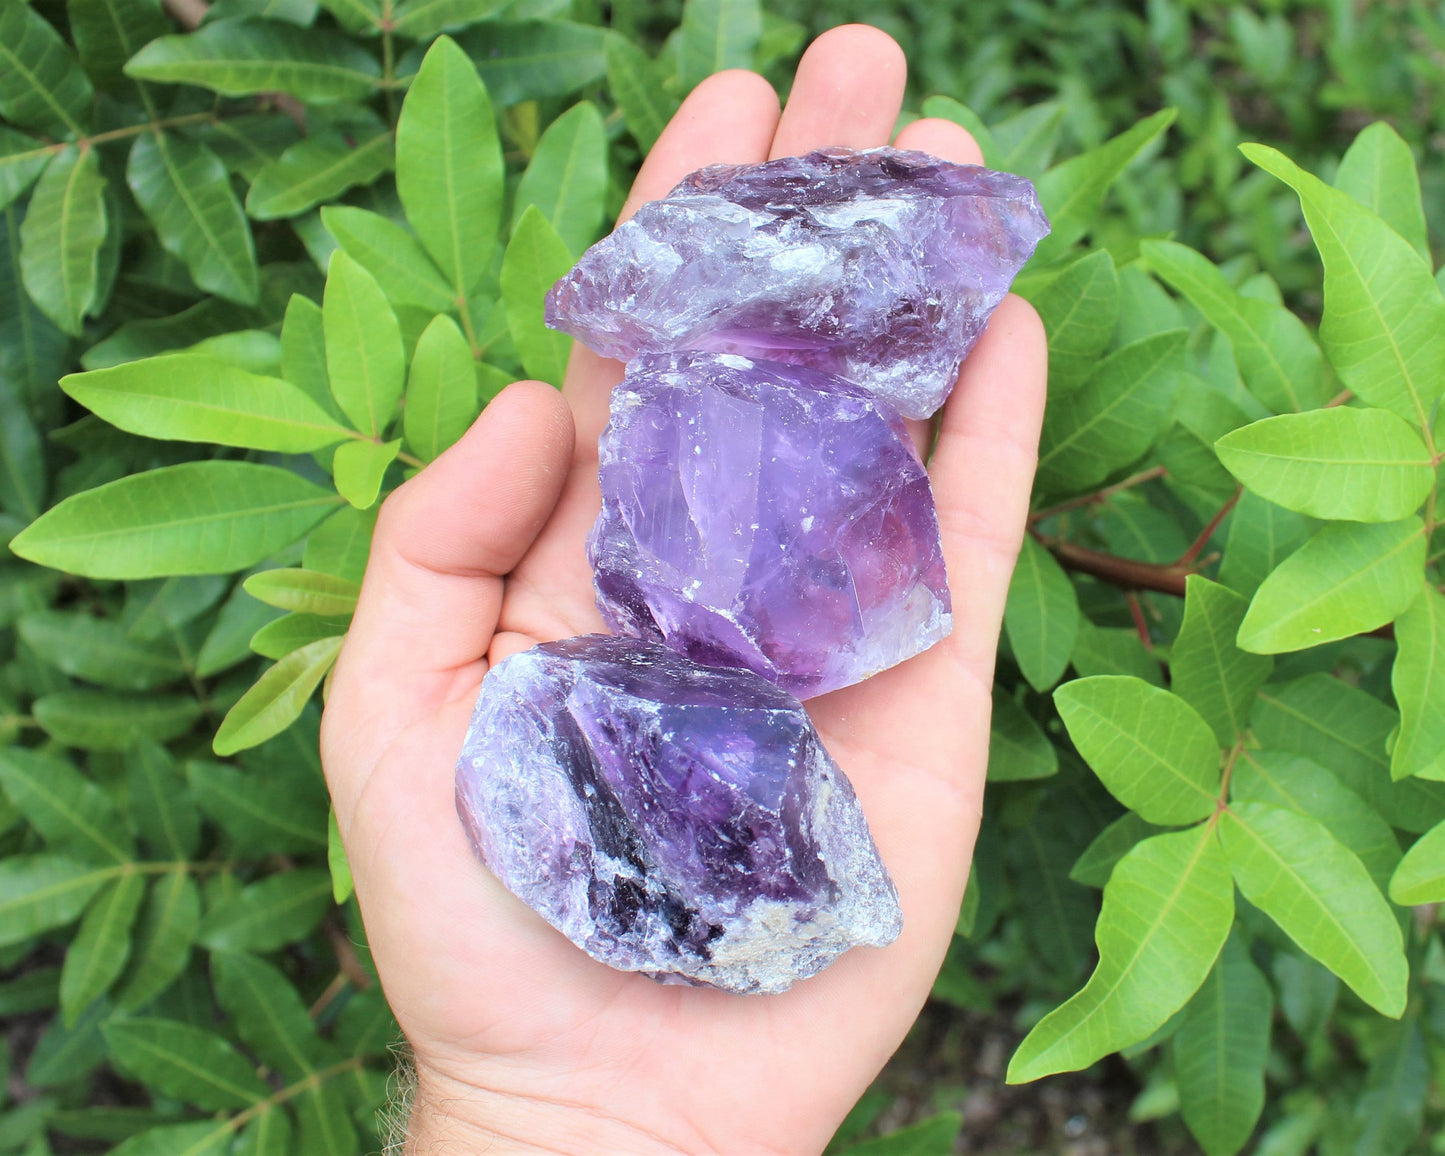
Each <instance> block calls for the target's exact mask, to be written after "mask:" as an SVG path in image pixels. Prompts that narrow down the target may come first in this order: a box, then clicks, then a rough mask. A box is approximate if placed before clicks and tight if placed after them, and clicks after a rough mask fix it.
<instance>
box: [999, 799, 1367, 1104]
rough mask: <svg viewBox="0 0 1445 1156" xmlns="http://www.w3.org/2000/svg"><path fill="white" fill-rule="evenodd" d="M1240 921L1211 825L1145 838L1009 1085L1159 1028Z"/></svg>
mask: <svg viewBox="0 0 1445 1156" xmlns="http://www.w3.org/2000/svg"><path fill="white" fill-rule="evenodd" d="M1372 890H1373V889H1372ZM1233 921H1234V884H1233V882H1232V881H1231V880H1230V877H1229V864H1228V863H1227V861H1226V860H1225V858H1224V853H1223V852H1222V851H1221V850H1220V847H1219V843H1218V841H1217V840H1216V839H1215V837H1214V832H1213V830H1212V829H1211V828H1210V827H1209V826H1207V825H1203V826H1199V827H1193V828H1191V829H1189V830H1187V831H1175V832H1171V833H1169V834H1165V835H1156V836H1154V837H1153V838H1152V839H1145V840H1144V841H1143V842H1142V843H1139V844H1137V845H1136V846H1135V847H1134V849H1133V850H1132V851H1130V852H1129V853H1128V854H1127V855H1125V856H1124V857H1123V858H1122V859H1120V860H1119V863H1118V865H1117V866H1116V867H1115V868H1114V872H1113V874H1112V875H1111V876H1110V878H1109V884H1108V886H1107V887H1105V888H1104V907H1103V910H1102V911H1101V912H1100V914H1099V922H1098V925H1097V927H1096V928H1095V940H1096V942H1097V943H1098V946H1099V964H1098V967H1097V968H1095V970H1094V974H1093V975H1092V976H1090V977H1089V982H1088V983H1087V984H1085V986H1084V989H1083V990H1082V991H1080V992H1079V993H1078V994H1077V995H1075V996H1074V997H1073V998H1072V999H1070V1000H1069V1001H1068V1002H1067V1003H1065V1004H1063V1006H1061V1007H1059V1008H1056V1009H1055V1010H1054V1011H1052V1012H1050V1013H1049V1014H1048V1015H1046V1016H1045V1017H1044V1018H1043V1019H1042V1020H1040V1021H1039V1023H1038V1024H1037V1025H1035V1027H1034V1029H1033V1031H1031V1032H1030V1033H1029V1034H1028V1036H1027V1037H1026V1038H1025V1039H1024V1041H1023V1043H1022V1044H1020V1045H1019V1048H1018V1051H1016V1052H1015V1053H1014V1056H1013V1059H1012V1060H1010V1061H1009V1067H1008V1077H1007V1078H1008V1082H1009V1083H1011V1084H1018V1083H1024V1082H1026V1081H1029V1080H1037V1079H1039V1078H1040V1077H1041V1076H1047V1075H1052V1074H1053V1073H1055V1072H1069V1071H1076V1070H1078V1069H1080V1068H1086V1067H1088V1066H1089V1065H1090V1064H1092V1063H1094V1062H1095V1061H1096V1060H1099V1059H1102V1058H1103V1057H1104V1056H1106V1055H1108V1054H1109V1053H1110V1052H1114V1051H1117V1050H1118V1049H1119V1048H1122V1047H1126V1046H1127V1045H1129V1044H1132V1043H1135V1042H1137V1041H1139V1040H1142V1039H1145V1038H1146V1037H1148V1036H1149V1035H1150V1034H1151V1033H1153V1032H1154V1031H1156V1030H1158V1028H1160V1027H1161V1026H1162V1025H1163V1024H1164V1023H1165V1021H1167V1020H1168V1019H1169V1017H1170V1016H1172V1015H1173V1014H1174V1013H1175V1012H1176V1011H1178V1010H1179V1009H1180V1008H1181V1007H1183V1006H1184V1004H1185V1002H1186V1001H1187V1000H1188V999H1189V997H1190V996H1192V995H1193V994H1194V992H1195V991H1196V990H1197V989H1198V987H1199V985H1200V984H1201V983H1203V982H1204V979H1205V976H1207V975H1208V974H1209V970H1210V968H1211V967H1212V966H1213V964H1214V959H1215V957H1216V956H1217V955H1218V954H1219V949H1220V948H1221V947H1222V946H1223V944H1224V940H1225V937H1226V936H1227V935H1228V934H1229V928H1230V925H1231V924H1232V923H1233Z"/></svg>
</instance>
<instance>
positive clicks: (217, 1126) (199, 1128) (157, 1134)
mask: <svg viewBox="0 0 1445 1156" xmlns="http://www.w3.org/2000/svg"><path fill="white" fill-rule="evenodd" d="M231 1134H232V1129H231V1125H230V1123H229V1122H227V1121H225V1120H221V1121H216V1120H208V1121H207V1122H205V1123H204V1124H164V1125H162V1126H161V1127H159V1128H151V1129H150V1130H149V1131H146V1132H141V1133H140V1134H139V1135H136V1136H132V1137H131V1138H130V1139H128V1140H127V1141H125V1143H123V1144H121V1145H120V1146H119V1147H117V1148H112V1149H111V1150H110V1153H109V1156H225V1154H226V1152H227V1151H228V1150H229V1149H230V1146H231Z"/></svg>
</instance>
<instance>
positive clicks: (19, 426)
mask: <svg viewBox="0 0 1445 1156" xmlns="http://www.w3.org/2000/svg"><path fill="white" fill-rule="evenodd" d="M46 482H47V478H46V470H45V448H44V446H43V444H42V443H41V440H40V431H39V430H38V429H36V427H35V423H34V422H33V421H32V420H31V418H30V414H29V413H28V412H27V411H26V408H25V402H24V400H23V399H22V398H21V397H20V391H19V389H18V388H15V387H12V386H10V385H8V384H7V383H6V382H5V380H4V378H0V509H5V510H8V511H10V513H12V514H14V515H15V516H16V517H19V518H22V519H24V520H25V521H27V522H29V521H33V520H34V519H36V518H38V517H39V516H40V511H41V510H42V509H44V506H45V491H46Z"/></svg>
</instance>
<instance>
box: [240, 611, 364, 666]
mask: <svg viewBox="0 0 1445 1156" xmlns="http://www.w3.org/2000/svg"><path fill="white" fill-rule="evenodd" d="M350 625H351V619H350V618H349V617H323V616H321V615H317V614H284V615H282V616H281V617H280V618H277V619H276V620H275V621H273V622H269V623H267V624H266V625H265V626H263V627H261V629H260V630H258V631H256V633H255V634H254V635H252V636H251V649H252V650H253V651H255V652H256V653H257V654H259V655H260V656H261V657H262V658H270V659H280V658H285V657H286V656H287V655H288V654H290V653H291V652H292V651H293V650H300V649H301V647H303V646H309V645H311V643H313V642H319V641H320V640H321V639H323V638H337V637H339V636H340V635H343V634H345V633H346V631H347V629H348V627H349V626H350Z"/></svg>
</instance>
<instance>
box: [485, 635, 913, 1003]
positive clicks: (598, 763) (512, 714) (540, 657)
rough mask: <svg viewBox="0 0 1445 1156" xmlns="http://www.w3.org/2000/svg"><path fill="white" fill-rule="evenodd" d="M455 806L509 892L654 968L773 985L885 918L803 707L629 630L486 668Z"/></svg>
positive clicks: (849, 810) (613, 959) (710, 981)
mask: <svg viewBox="0 0 1445 1156" xmlns="http://www.w3.org/2000/svg"><path fill="white" fill-rule="evenodd" d="M457 809H458V811H459V812H460V814H461V816H462V820H463V822H464V824H465V826H466V828H467V831H468V832H469V834H470V835H471V838H472V841H473V843H474V845H475V846H476V848H477V851H478V852H479V854H480V855H481V857H482V860H483V861H484V862H485V863H486V864H487V866H488V867H490V868H491V870H492V871H493V872H494V873H495V874H496V875H497V877H498V878H499V879H500V880H501V881H502V883H503V884H505V885H506V887H507V888H508V889H509V890H510V891H512V892H513V894H515V895H517V896H518V897H519V898H520V899H522V901H523V902H525V903H527V904H528V905H529V906H530V907H532V908H533V909H534V910H535V911H536V912H537V913H538V914H540V915H541V916H542V917H543V918H544V919H546V920H547V922H548V923H550V924H552V926H553V927H556V928H557V929H558V930H559V931H561V932H562V933H563V934H564V935H566V936H567V938H568V939H570V940H572V942H573V943H575V944H577V945H578V946H579V947H581V948H583V949H584V950H585V951H586V952H587V953H588V954H589V955H591V956H593V957H594V958H596V959H599V960H601V961H602V962H603V963H606V964H610V965H611V966H612V967H616V968H620V969H622V970H624V971H640V972H644V973H646V974H648V975H651V976H652V977H653V978H655V979H660V980H663V981H664V982H682V983H692V984H699V985H707V986H712V987H718V988H721V989H723V990H724V991H731V992H740V993H748V992H778V991H783V990H785V989H786V988H788V987H789V986H790V985H791V984H792V983H793V982H794V981H795V980H798V979H803V978H806V977H807V976H810V975H813V974H814V973H815V972H817V971H820V970H821V969H822V968H824V967H827V966H828V964H830V963H832V962H833V960H834V959H836V958H837V957H838V956H839V955H841V954H842V953H843V952H845V951H847V950H848V949H849V948H850V947H854V946H857V945H860V944H869V945H875V946H881V945H883V944H887V943H890V942H892V941H893V940H894V939H895V938H896V937H897V935H898V932H899V929H900V928H901V926H902V915H901V912H900V910H899V906H898V896H897V893H896V891H895V890H894V887H893V883H892V881H891V880H890V879H889V877H888V873H887V871H886V870H885V869H884V867H883V864H882V862H881V861H880V859H879V858H878V852H877V850H876V848H875V847H874V845H873V839H872V837H871V836H870V835H869V833H868V824H867V822H866V821H865V819H864V818H863V812H862V810H861V809H860V808H859V806H858V801H857V799H856V797H855V796H854V794H853V788H852V786H851V785H850V784H849V782H848V780H847V779H846V778H844V776H843V773H842V771H840V770H839V769H838V767H837V765H836V764H835V763H834V762H833V760H832V759H831V758H830V757H829V756H828V753H827V752H826V751H825V750H824V749H823V745H822V743H821V742H820V741H819V738H818V734H817V732H816V731H815V730H814V729H813V725H812V723H811V722H810V721H809V719H808V715H807V713H806V712H805V711H804V710H803V706H802V704H801V703H799V702H798V701H797V700H796V699H795V698H793V697H792V696H791V695H788V694H786V693H785V692H783V691H781V690H779V689H778V688H777V687H775V686H773V685H772V684H770V683H768V682H765V681H763V680H762V679H760V678H758V677H757V676H756V675H754V674H751V673H749V672H748V671H745V670H738V669H719V668H712V667H705V666H700V665H698V664H697V663H694V662H690V661H688V660H687V659H685V658H682V657H681V656H679V655H676V654H674V653H673V652H672V651H670V650H667V649H665V648H664V647H660V646H656V645H654V644H652V643H648V642H642V641H639V640H637V639H631V638H614V637H609V636H605V635H596V634H594V635H586V636H584V637H581V638H572V639H568V640H566V641H564V642H552V643H547V644H546V645H543V646H538V647H534V648H533V649H532V650H528V651H525V652H523V653H521V654H517V655H514V656H512V657H511V658H508V659H506V660H505V661H503V662H501V663H500V664H498V665H497V666H496V667H494V668H493V669H492V670H491V671H490V672H488V674H487V676H486V678H485V679H484V680H483V682H482V690H481V694H480V695H479V696H478V698H477V705H476V710H475V711H474V713H473V715H472V724H471V729H470V730H469V731H468V732H467V738H466V742H465V744H464V746H463V748H462V755H461V759H460V761H459V762H458V764H457Z"/></svg>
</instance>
